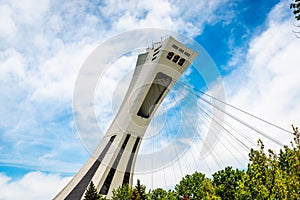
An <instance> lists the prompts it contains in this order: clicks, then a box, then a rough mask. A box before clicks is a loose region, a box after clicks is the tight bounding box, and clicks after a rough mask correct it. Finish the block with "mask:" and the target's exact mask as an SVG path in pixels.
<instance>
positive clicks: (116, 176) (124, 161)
mask: <svg viewBox="0 0 300 200" xmlns="http://www.w3.org/2000/svg"><path fill="white" fill-rule="evenodd" d="M196 56H197V53H196V52H194V51H193V50H191V49H189V48H188V47H186V46H184V45H183V44H181V43H180V42H178V41H177V40H175V39H174V38H173V37H168V38H166V39H165V40H164V41H162V42H158V43H155V44H153V46H152V48H148V49H147V51H146V53H142V54H140V55H139V56H138V59H137V63H136V67H135V70H134V73H133V77H132V80H131V83H130V85H129V88H128V90H127V93H126V95H125V97H124V100H123V102H122V104H121V106H120V108H119V111H118V112H117V114H116V116H115V118H114V120H113V122H112V124H111V125H110V127H109V129H108V130H107V132H106V134H105V136H104V137H103V139H102V140H101V142H100V143H99V145H98V147H97V148H96V150H95V151H94V153H93V154H92V156H91V157H90V158H89V159H88V161H87V162H86V163H85V164H84V166H83V167H82V168H81V169H80V170H79V172H78V173H77V174H76V175H75V176H74V178H73V179H72V180H71V181H70V182H69V183H68V184H67V185H66V187H65V188H63V189H62V191H61V192H60V193H58V194H57V196H56V197H54V199H55V200H61V199H67V200H80V199H82V198H83V196H84V192H85V190H86V188H87V187H88V185H89V183H90V182H91V181H93V183H94V184H95V186H96V188H97V190H98V191H99V193H100V194H104V195H107V196H111V195H112V190H113V189H115V188H118V187H119V186H121V185H123V184H126V183H128V184H130V185H132V178H133V170H134V166H135V161H136V158H137V153H138V149H139V146H140V144H141V141H142V139H143V136H144V134H145V131H146V129H147V127H148V125H149V123H150V121H151V119H152V118H153V116H154V114H155V112H156V110H157V108H158V107H159V105H160V104H161V102H162V101H163V99H164V97H165V96H166V94H167V93H168V91H170V89H171V88H172V87H173V85H174V84H175V82H176V81H177V80H178V78H179V77H180V76H181V75H182V73H183V72H184V71H185V69H186V68H187V67H188V66H189V65H190V64H191V62H192V61H193V60H194V59H195V58H196Z"/></svg>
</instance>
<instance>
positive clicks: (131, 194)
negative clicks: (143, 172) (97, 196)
mask: <svg viewBox="0 0 300 200" xmlns="http://www.w3.org/2000/svg"><path fill="white" fill-rule="evenodd" d="M147 198H148V196H147V193H146V186H144V185H141V183H140V180H138V181H137V185H136V186H135V187H134V188H132V187H130V186H129V185H128V184H125V185H123V186H120V187H119V188H117V189H114V190H113V195H112V198H111V199H112V200H147Z"/></svg>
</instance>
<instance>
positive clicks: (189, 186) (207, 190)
mask: <svg viewBox="0 0 300 200" xmlns="http://www.w3.org/2000/svg"><path fill="white" fill-rule="evenodd" d="M175 191H176V193H177V195H178V196H179V197H181V198H183V199H190V200H196V199H219V198H218V197H217V196H216V195H215V188H214V186H213V184H212V182H211V180H210V179H208V178H205V175H204V174H202V173H200V172H195V173H194V174H192V175H186V176H185V177H184V178H183V179H182V180H181V181H180V183H179V184H177V185H176V186H175Z"/></svg>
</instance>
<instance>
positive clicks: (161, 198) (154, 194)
mask: <svg viewBox="0 0 300 200" xmlns="http://www.w3.org/2000/svg"><path fill="white" fill-rule="evenodd" d="M167 195H168V192H167V191H165V190H164V189H162V188H156V189H154V190H152V191H150V192H149V194H148V197H149V199H151V200H167V199H168V198H167Z"/></svg>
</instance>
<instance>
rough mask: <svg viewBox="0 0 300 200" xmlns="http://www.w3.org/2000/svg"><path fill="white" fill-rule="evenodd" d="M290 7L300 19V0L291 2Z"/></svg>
mask: <svg viewBox="0 0 300 200" xmlns="http://www.w3.org/2000/svg"><path fill="white" fill-rule="evenodd" d="M290 9H293V13H294V15H295V18H296V19H297V20H300V0H293V2H292V3H291V4H290Z"/></svg>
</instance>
